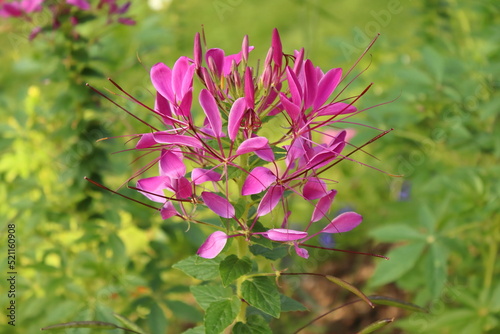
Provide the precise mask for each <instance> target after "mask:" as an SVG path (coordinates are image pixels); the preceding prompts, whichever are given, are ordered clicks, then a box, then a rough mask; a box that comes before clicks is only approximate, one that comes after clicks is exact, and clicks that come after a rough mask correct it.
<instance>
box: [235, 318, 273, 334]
mask: <svg viewBox="0 0 500 334" xmlns="http://www.w3.org/2000/svg"><path fill="white" fill-rule="evenodd" d="M233 333H235V334H272V333H273V332H272V331H271V328H269V323H268V322H267V321H266V319H264V318H263V317H261V316H260V315H252V316H250V317H248V319H247V322H246V323H242V322H237V323H236V324H235V325H234V327H233Z"/></svg>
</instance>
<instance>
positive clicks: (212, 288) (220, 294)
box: [191, 285, 234, 310]
mask: <svg viewBox="0 0 500 334" xmlns="http://www.w3.org/2000/svg"><path fill="white" fill-rule="evenodd" d="M191 293H192V294H193V296H194V298H195V299H196V301H197V302H198V304H199V305H200V307H201V308H202V309H204V310H206V309H207V308H208V307H209V306H210V304H212V303H214V302H218V301H221V300H225V299H228V298H230V297H231V296H232V295H234V293H233V290H232V289H230V288H224V287H222V286H220V285H195V286H192V287H191Z"/></svg>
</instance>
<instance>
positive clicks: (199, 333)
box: [182, 326, 205, 334]
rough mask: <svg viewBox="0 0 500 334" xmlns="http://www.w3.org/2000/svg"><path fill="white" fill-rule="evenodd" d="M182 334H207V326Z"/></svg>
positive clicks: (191, 329)
mask: <svg viewBox="0 0 500 334" xmlns="http://www.w3.org/2000/svg"><path fill="white" fill-rule="evenodd" d="M182 334H205V326H198V327H194V328H190V329H188V330H187V331H185V332H182Z"/></svg>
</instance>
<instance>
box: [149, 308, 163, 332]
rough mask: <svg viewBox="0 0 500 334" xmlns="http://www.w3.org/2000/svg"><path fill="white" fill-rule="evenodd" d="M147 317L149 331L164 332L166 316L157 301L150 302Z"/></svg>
mask: <svg viewBox="0 0 500 334" xmlns="http://www.w3.org/2000/svg"><path fill="white" fill-rule="evenodd" d="M150 310H151V311H150V312H149V314H148V317H147V322H148V325H149V331H150V332H151V333H166V331H167V318H166V317H165V313H164V312H163V310H162V309H161V307H160V306H159V305H158V304H157V303H152V304H151V306H150Z"/></svg>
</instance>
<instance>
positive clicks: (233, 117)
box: [227, 97, 247, 141]
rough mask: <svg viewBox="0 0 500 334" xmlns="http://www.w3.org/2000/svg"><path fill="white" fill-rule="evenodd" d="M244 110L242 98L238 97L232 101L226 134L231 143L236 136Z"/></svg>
mask: <svg viewBox="0 0 500 334" xmlns="http://www.w3.org/2000/svg"><path fill="white" fill-rule="evenodd" d="M246 109H247V104H246V101H245V98H244V97H240V98H239V99H237V100H236V101H234V103H233V106H232V107H231V111H230V112H229V118H228V121H227V132H228V133H229V139H231V141H234V140H235V139H236V137H237V136H238V131H239V130H240V124H241V119H242V118H243V114H244V113H245V110H246Z"/></svg>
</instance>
